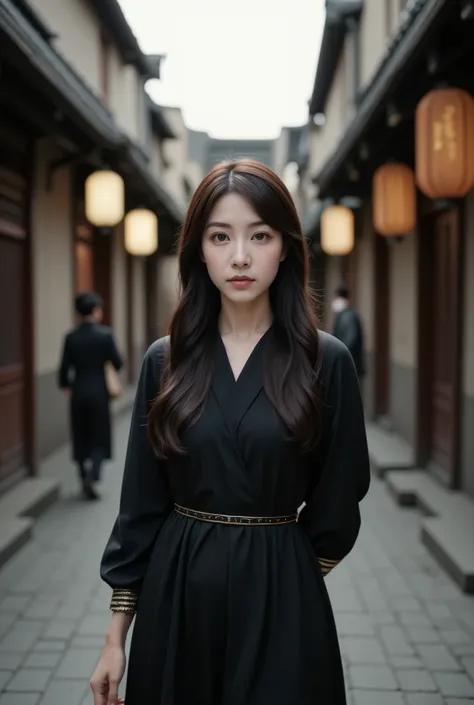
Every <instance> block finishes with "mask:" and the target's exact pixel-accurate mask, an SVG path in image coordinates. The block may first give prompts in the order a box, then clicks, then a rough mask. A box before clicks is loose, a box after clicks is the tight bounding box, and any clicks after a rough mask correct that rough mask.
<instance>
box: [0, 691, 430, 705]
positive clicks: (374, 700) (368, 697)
mask: <svg viewBox="0 0 474 705" xmlns="http://www.w3.org/2000/svg"><path fill="white" fill-rule="evenodd" d="M352 697H353V700H354V705H405V700H404V699H403V695H401V694H400V693H388V692H386V691H381V690H377V691H370V690H353V691H352ZM0 705H1V703H0ZM430 705H431V704H430Z"/></svg>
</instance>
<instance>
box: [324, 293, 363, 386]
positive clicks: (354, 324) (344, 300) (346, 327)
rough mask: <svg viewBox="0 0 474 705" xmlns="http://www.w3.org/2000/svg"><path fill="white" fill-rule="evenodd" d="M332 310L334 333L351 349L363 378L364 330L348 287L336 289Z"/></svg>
mask: <svg viewBox="0 0 474 705" xmlns="http://www.w3.org/2000/svg"><path fill="white" fill-rule="evenodd" d="M332 310H333V312H334V314H335V318H334V324H333V330H332V333H333V335H334V337H336V338H339V340H340V341H341V342H342V343H344V345H345V346H346V347H347V348H348V349H349V352H350V353H351V355H352V359H353V360H354V365H355V368H356V370H357V374H358V376H359V378H361V377H363V376H364V374H365V364H364V330H363V327H362V321H361V319H360V316H359V314H358V313H357V311H356V310H355V309H354V308H352V306H351V303H350V297H349V289H348V288H347V286H345V285H341V286H339V287H338V288H337V289H336V292H335V296H334V299H333V302H332Z"/></svg>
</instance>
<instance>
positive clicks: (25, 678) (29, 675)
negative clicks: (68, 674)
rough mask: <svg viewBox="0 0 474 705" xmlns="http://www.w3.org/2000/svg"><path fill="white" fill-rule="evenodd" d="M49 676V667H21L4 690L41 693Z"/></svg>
mask: <svg viewBox="0 0 474 705" xmlns="http://www.w3.org/2000/svg"><path fill="white" fill-rule="evenodd" d="M50 677H51V669H49V668H48V669H41V668H36V669H35V668H22V669H20V670H19V671H18V672H17V673H16V674H15V676H14V678H12V680H11V681H10V682H9V684H8V686H7V688H6V690H9V691H15V692H17V693H41V692H42V691H43V690H44V689H45V687H46V684H47V682H48V681H49V679H50Z"/></svg>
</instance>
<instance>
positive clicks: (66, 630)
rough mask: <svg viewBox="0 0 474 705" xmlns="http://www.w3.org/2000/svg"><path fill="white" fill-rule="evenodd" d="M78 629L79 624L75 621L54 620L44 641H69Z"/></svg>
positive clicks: (46, 632) (47, 630)
mask: <svg viewBox="0 0 474 705" xmlns="http://www.w3.org/2000/svg"><path fill="white" fill-rule="evenodd" d="M76 628H77V622H75V621H74V620H73V619H53V620H52V621H51V622H50V623H49V626H48V628H47V629H46V631H45V632H44V635H43V638H44V639H69V638H70V637H71V635H72V633H73V632H74V631H75V630H76Z"/></svg>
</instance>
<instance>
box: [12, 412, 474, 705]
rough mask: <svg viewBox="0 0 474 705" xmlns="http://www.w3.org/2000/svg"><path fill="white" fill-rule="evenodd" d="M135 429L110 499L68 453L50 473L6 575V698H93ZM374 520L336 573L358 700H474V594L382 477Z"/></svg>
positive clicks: (366, 510)
mask: <svg viewBox="0 0 474 705" xmlns="http://www.w3.org/2000/svg"><path fill="white" fill-rule="evenodd" d="M126 435H127V421H126V420H125V421H122V422H121V423H120V425H119V426H118V428H117V433H116V437H117V454H116V457H117V464H116V466H115V467H113V466H109V468H107V470H108V472H107V477H106V481H105V487H104V495H105V499H104V500H103V501H102V502H100V503H96V504H85V503H83V502H79V501H78V499H77V498H76V497H75V493H76V485H75V478H74V475H73V470H72V468H71V467H70V464H69V461H68V459H67V454H66V453H64V452H63V453H60V454H59V455H58V456H57V457H56V459H55V462H54V463H53V464H52V465H51V467H50V470H49V471H50V472H51V473H52V474H57V475H60V476H62V477H64V478H66V480H65V492H64V495H65V498H64V499H63V500H62V501H61V502H59V503H58V504H57V505H55V506H54V507H53V508H52V509H51V510H50V511H49V512H48V513H47V514H46V515H45V516H44V517H43V518H42V519H41V520H40V522H39V523H38V526H37V529H36V535H35V540H34V541H33V542H32V543H30V544H29V545H28V546H26V547H25V548H24V549H23V550H22V552H21V553H19V554H17V556H16V557H15V558H14V559H12V560H11V561H10V563H9V564H8V565H7V566H6V567H5V568H4V570H3V571H2V572H0V693H1V695H0V705H38V704H39V705H84V704H85V703H89V704H91V703H92V698H91V696H90V694H89V686H88V680H89V677H90V675H91V673H92V671H93V668H94V664H95V662H96V660H97V658H98V656H99V654H100V651H101V647H102V644H103V639H104V633H105V629H106V625H107V623H108V620H109V612H108V600H109V596H110V593H109V590H108V588H106V587H105V586H103V585H101V583H100V579H99V578H98V562H99V558H100V555H101V552H102V549H103V546H104V543H105V540H106V537H107V534H108V532H109V531H110V528H111V524H112V520H113V518H114V515H115V511H116V506H117V500H118V492H119V482H120V464H121V463H120V461H121V458H123V453H124V449H125V442H126ZM363 519H364V525H363V529H362V533H361V537H360V540H359V542H358V544H357V547H356V549H355V550H354V552H353V553H352V554H351V556H350V557H349V558H348V559H347V560H346V561H345V563H344V564H342V565H341V566H339V568H338V569H337V570H336V571H335V572H334V573H333V574H332V575H331V576H329V578H328V579H327V580H328V586H329V589H330V593H331V597H332V600H333V606H334V610H335V613H336V619H337V624H338V630H339V636H340V640H341V645H342V650H343V655H344V661H345V667H346V674H347V675H346V679H347V686H348V691H349V702H350V705H455V704H456V705H468V704H470V705H474V599H473V598H468V597H466V596H464V595H462V594H461V593H460V592H459V590H458V589H457V588H456V587H455V586H454V585H453V584H452V583H451V581H450V580H449V579H448V578H447V577H446V576H445V574H444V573H443V572H442V571H441V570H440V569H439V568H438V566H437V565H436V563H435V562H434V561H433V560H432V559H431V558H430V556H429V555H428V554H427V553H426V551H425V550H424V548H423V547H422V546H421V545H420V543H419V541H418V538H417V537H418V516H417V513H416V512H415V511H414V510H401V509H399V508H398V507H396V506H395V505H394V504H393V501H392V500H391V499H390V498H389V497H388V495H387V493H386V491H385V488H384V486H383V484H382V483H381V482H380V481H378V480H375V479H374V480H373V485H372V489H371V492H370V495H369V498H368V499H367V500H366V501H364V504H363ZM292 705H293V704H292ZM294 705H297V703H295V704H294ZM321 705H323V704H321Z"/></svg>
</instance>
